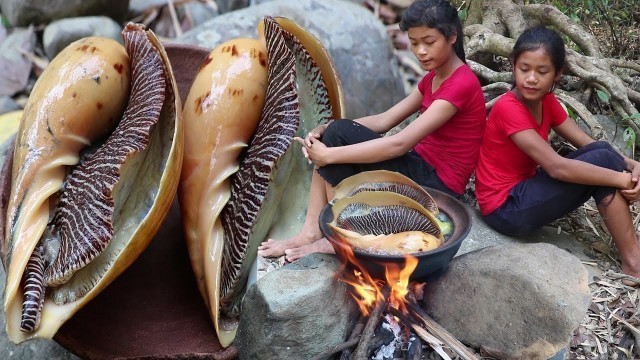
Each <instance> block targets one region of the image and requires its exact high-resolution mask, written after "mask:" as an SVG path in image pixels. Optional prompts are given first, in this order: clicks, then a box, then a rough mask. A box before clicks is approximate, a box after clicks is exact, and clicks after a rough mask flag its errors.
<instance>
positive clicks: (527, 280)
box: [425, 243, 591, 360]
mask: <svg viewBox="0 0 640 360" xmlns="http://www.w3.org/2000/svg"><path fill="white" fill-rule="evenodd" d="M425 289H426V291H425V308H426V309H427V311H428V312H429V313H431V314H432V316H433V317H434V318H435V319H436V321H438V323H439V324H440V325H442V326H443V327H444V328H446V329H447V330H448V331H450V332H451V333H452V335H453V336H455V337H456V338H457V339H459V340H460V341H462V342H464V343H466V344H468V345H470V346H472V347H475V348H479V347H480V346H482V347H484V348H485V349H487V350H489V351H491V352H492V353H493V354H495V355H497V357H498V358H500V359H530V360H535V359H540V360H544V359H548V358H550V357H551V356H553V355H554V354H556V353H557V352H558V351H560V350H562V349H563V348H566V347H567V346H568V344H569V339H570V337H571V334H572V333H573V331H574V329H575V328H577V327H578V325H579V324H580V322H581V321H582V320H583V319H584V317H585V314H586V312H587V308H588V306H589V303H590V301H591V295H590V292H589V287H588V281H587V270H586V269H585V267H584V266H583V265H582V263H581V262H580V260H578V258H576V257H575V256H573V255H571V254H569V253H568V252H566V251H564V250H562V249H560V248H558V247H556V246H554V245H550V244H544V243H538V244H511V245H503V246H493V247H487V248H484V249H481V250H476V251H472V252H469V253H467V254H465V255H462V256H459V257H456V258H454V259H453V261H452V262H451V265H450V266H449V270H448V271H447V272H446V273H445V274H443V275H442V276H441V277H439V278H438V279H436V280H432V281H431V282H429V284H428V286H426V287H425Z"/></svg>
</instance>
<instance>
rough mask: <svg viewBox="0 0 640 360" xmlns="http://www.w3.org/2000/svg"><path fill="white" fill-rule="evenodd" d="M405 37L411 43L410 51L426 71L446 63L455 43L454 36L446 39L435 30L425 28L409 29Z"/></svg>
mask: <svg viewBox="0 0 640 360" xmlns="http://www.w3.org/2000/svg"><path fill="white" fill-rule="evenodd" d="M407 35H408V36H409V41H410V42H411V51H413V54H414V55H415V56H416V58H417V59H418V61H420V64H421V65H422V68H423V69H425V70H427V71H431V70H434V69H437V68H438V67H440V66H441V65H442V64H444V63H445V62H446V61H448V60H449V58H450V57H451V55H452V54H451V52H453V44H454V43H455V42H456V37H455V36H452V37H450V38H449V39H447V38H445V37H444V35H443V34H442V33H441V32H440V31H438V30H437V29H434V28H430V27H426V26H419V27H412V28H409V30H407Z"/></svg>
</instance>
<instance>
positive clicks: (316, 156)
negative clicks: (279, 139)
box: [293, 136, 329, 167]
mask: <svg viewBox="0 0 640 360" xmlns="http://www.w3.org/2000/svg"><path fill="white" fill-rule="evenodd" d="M293 140H295V141H297V142H299V143H300V144H301V145H302V154H303V155H304V157H305V158H307V160H308V161H309V164H311V163H312V162H314V163H315V164H316V166H318V167H320V166H325V165H327V164H328V162H327V156H328V149H329V148H328V147H327V146H326V145H325V144H323V143H322V141H320V140H318V139H316V138H314V137H313V136H311V137H309V138H305V139H301V138H299V137H294V138H293ZM307 140H309V143H310V144H311V145H310V146H307Z"/></svg>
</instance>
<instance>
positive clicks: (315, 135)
mask: <svg viewBox="0 0 640 360" xmlns="http://www.w3.org/2000/svg"><path fill="white" fill-rule="evenodd" d="M326 128H327V124H322V125H318V126H316V127H315V129H313V130H311V131H309V133H308V134H307V136H305V137H304V144H303V145H304V146H305V147H311V139H315V140H319V139H320V138H321V137H322V134H324V129H326Z"/></svg>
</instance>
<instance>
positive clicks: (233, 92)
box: [228, 89, 244, 96]
mask: <svg viewBox="0 0 640 360" xmlns="http://www.w3.org/2000/svg"><path fill="white" fill-rule="evenodd" d="M228 92H229V95H231V96H241V95H242V93H244V90H242V89H229V90H228Z"/></svg>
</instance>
